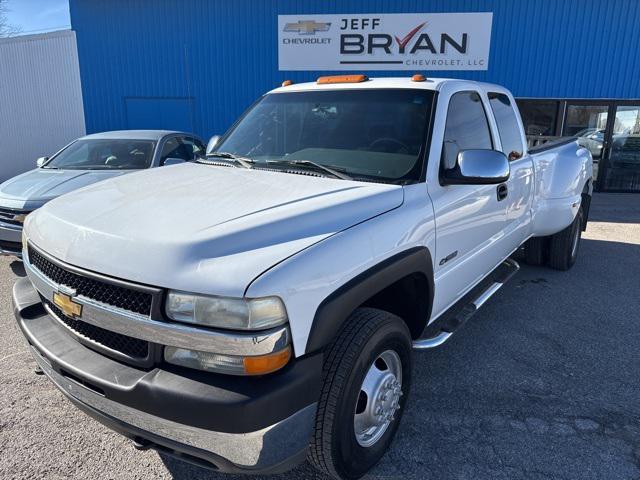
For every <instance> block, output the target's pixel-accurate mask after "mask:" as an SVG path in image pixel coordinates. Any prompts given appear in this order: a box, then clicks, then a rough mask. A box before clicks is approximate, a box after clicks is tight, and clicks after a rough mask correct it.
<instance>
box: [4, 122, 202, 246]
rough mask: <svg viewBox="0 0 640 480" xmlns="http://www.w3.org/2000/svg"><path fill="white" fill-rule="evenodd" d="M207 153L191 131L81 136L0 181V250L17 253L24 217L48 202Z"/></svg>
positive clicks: (152, 131) (123, 132)
mask: <svg viewBox="0 0 640 480" xmlns="http://www.w3.org/2000/svg"><path fill="white" fill-rule="evenodd" d="M204 155H205V146H204V144H203V143H202V140H201V139H200V138H198V137H197V136H195V135H193V134H190V133H183V132H174V131H166V130H124V131H117V132H103V133H96V134H93V135H87V136H85V137H81V138H79V139H77V140H75V141H73V142H71V143H70V144H69V145H67V146H66V147H64V148H63V149H62V150H60V151H59V152H58V153H56V154H55V155H54V156H52V157H51V158H49V157H42V158H39V159H38V161H37V165H38V168H36V169H35V170H31V171H29V172H26V173H23V174H21V175H18V176H17V177H14V178H12V179H10V180H7V181H6V182H4V183H2V184H0V254H2V255H15V256H17V257H20V256H21V236H22V224H23V222H24V219H25V217H26V216H27V215H28V214H29V213H31V212H32V211H33V210H35V209H37V208H40V207H41V206H42V205H44V204H45V203H46V202H48V201H49V200H52V199H54V198H56V197H59V196H60V195H63V194H65V193H68V192H71V191H72V190H77V189H78V188H81V187H84V186H86V185H90V184H92V183H96V182H99V181H101V180H106V179H108V178H113V177H116V176H118V175H123V174H125V173H128V172H132V171H136V170H141V169H146V168H153V167H161V166H163V165H170V164H176V163H181V162H185V161H190V160H194V159H195V158H196V157H200V156H204Z"/></svg>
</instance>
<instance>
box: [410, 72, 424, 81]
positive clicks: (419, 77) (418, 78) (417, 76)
mask: <svg viewBox="0 0 640 480" xmlns="http://www.w3.org/2000/svg"><path fill="white" fill-rule="evenodd" d="M411 81H412V82H426V81H427V77H425V76H424V75H422V74H421V73H416V74H415V75H414V76H413V77H411Z"/></svg>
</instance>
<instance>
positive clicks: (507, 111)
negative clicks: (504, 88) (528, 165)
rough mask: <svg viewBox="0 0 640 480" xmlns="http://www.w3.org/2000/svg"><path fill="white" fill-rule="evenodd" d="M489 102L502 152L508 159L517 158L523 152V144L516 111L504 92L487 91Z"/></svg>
mask: <svg viewBox="0 0 640 480" xmlns="http://www.w3.org/2000/svg"><path fill="white" fill-rule="evenodd" d="M488 96H489V104H490V105H491V110H492V111H493V116H494V118H495V120H496V125H497V126H498V135H500V142H501V143H502V152H503V153H504V154H505V155H506V156H507V158H508V159H509V161H513V160H517V159H519V158H520V157H522V155H523V154H524V145H523V143H522V135H521V132H520V124H519V122H518V117H517V115H516V111H515V110H514V109H513V105H512V103H511V101H510V100H509V97H508V96H507V95H505V94H504V93H497V92H489V94H488Z"/></svg>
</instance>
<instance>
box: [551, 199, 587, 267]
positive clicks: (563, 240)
mask: <svg viewBox="0 0 640 480" xmlns="http://www.w3.org/2000/svg"><path fill="white" fill-rule="evenodd" d="M582 219H583V213H582V207H580V209H579V210H578V214H577V215H576V218H574V219H573V222H572V223H571V225H569V226H568V227H567V228H565V229H564V230H562V231H561V232H558V233H556V234H555V235H552V236H551V238H550V239H549V266H550V267H551V268H555V269H556V270H569V269H570V268H571V267H573V264H574V263H576V259H577V258H578V250H579V247H580V238H581V237H582V223H583V220H582Z"/></svg>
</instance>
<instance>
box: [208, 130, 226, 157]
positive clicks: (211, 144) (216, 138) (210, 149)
mask: <svg viewBox="0 0 640 480" xmlns="http://www.w3.org/2000/svg"><path fill="white" fill-rule="evenodd" d="M220 138H222V137H220V135H214V136H213V137H211V138H210V139H209V143H207V152H206V154H207V155H209V154H210V153H211V152H213V149H214V148H216V145H218V143H219V142H220Z"/></svg>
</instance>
